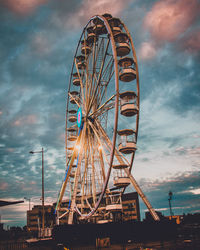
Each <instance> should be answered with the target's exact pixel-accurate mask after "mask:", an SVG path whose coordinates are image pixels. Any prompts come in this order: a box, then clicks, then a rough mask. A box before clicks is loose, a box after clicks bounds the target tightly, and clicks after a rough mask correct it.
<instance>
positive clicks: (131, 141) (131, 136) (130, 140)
mask: <svg viewBox="0 0 200 250" xmlns="http://www.w3.org/2000/svg"><path fill="white" fill-rule="evenodd" d="M118 135H119V136H120V143H119V145H118V149H119V151H120V152H121V153H124V154H131V153H133V152H135V151H136V149H137V147H136V139H135V131H134V130H132V129H123V130H119V131H118Z"/></svg>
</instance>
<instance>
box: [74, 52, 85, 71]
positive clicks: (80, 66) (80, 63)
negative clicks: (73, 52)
mask: <svg viewBox="0 0 200 250" xmlns="http://www.w3.org/2000/svg"><path fill="white" fill-rule="evenodd" d="M83 54H84V53H83ZM76 60H77V66H78V69H85V67H86V65H85V56H83V55H79V56H77V57H76Z"/></svg>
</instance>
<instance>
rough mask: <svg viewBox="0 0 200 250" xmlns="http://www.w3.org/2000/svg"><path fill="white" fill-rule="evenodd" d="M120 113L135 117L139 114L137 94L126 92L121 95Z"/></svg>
mask: <svg viewBox="0 0 200 250" xmlns="http://www.w3.org/2000/svg"><path fill="white" fill-rule="evenodd" d="M119 96H120V113H121V115H124V116H128V117H129V116H134V115H136V114H137V113H138V107H137V104H136V93H135V92H134V91H126V92H123V93H120V95H119Z"/></svg>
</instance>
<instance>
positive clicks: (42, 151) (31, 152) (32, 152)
mask: <svg viewBox="0 0 200 250" xmlns="http://www.w3.org/2000/svg"><path fill="white" fill-rule="evenodd" d="M29 153H30V154H35V153H42V238H44V214H45V211H44V149H43V148H42V150H41V151H30V152H29Z"/></svg>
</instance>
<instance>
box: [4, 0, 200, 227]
mask: <svg viewBox="0 0 200 250" xmlns="http://www.w3.org/2000/svg"><path fill="white" fill-rule="evenodd" d="M106 12H108V13H111V14H112V15H113V16H115V17H119V18H120V19H121V20H122V21H123V22H124V23H125V24H126V26H127V27H128V29H129V31H130V33H131V36H132V38H133V42H134V46H135V49H136V54H137V58H138V67H139V77H140V102H141V104H140V124H139V136H138V143H137V148H138V150H137V153H136V156H135V160H134V167H133V171H132V174H133V176H134V177H135V178H136V180H137V182H138V183H139V185H140V187H141V188H142V190H143V191H144V193H145V194H146V196H147V198H148V199H149V201H150V202H151V204H152V206H153V207H154V208H155V209H156V210H158V211H161V212H162V213H163V214H164V215H169V206H168V193H169V191H172V193H173V199H172V208H173V212H174V214H183V213H186V214H187V213H196V212H200V125H199V124H200V70H199V69H200V15H199V13H200V1H199V0H190V1H188V0H160V1H153V0H143V1H140V0H132V1H130V0H123V1H117V0H109V1H107V0H95V1H92V0H73V1H66V0H15V1H12V0H0V36H1V39H0V199H5V200H12V201H13V200H23V199H24V197H27V198H30V199H31V206H33V205H37V204H41V200H40V198H41V154H40V153H38V154H34V155H31V154H29V151H32V150H33V151H40V150H41V148H42V147H43V148H44V167H45V203H46V204H52V203H53V202H55V201H56V199H57V196H58V191H59V189H60V185H61V182H62V180H63V176H64V172H65V142H64V131H65V112H66V97H67V89H68V82H69V77H70V72H71V65H72V61H73V56H74V53H75V49H76V46H77V43H78V40H79V38H80V35H81V33H82V29H83V27H84V26H85V24H86V23H87V22H88V20H89V19H90V17H91V16H93V15H96V14H103V13H106ZM129 191H134V189H131V188H129ZM28 207H29V202H28V200H24V203H23V204H18V205H12V206H8V207H4V208H1V209H0V214H1V221H2V222H3V223H5V226H7V225H9V226H24V225H25V224H26V210H27V209H28ZM140 207H141V214H142V217H144V212H145V211H146V207H145V205H144V204H143V202H142V201H141V200H140Z"/></svg>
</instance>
